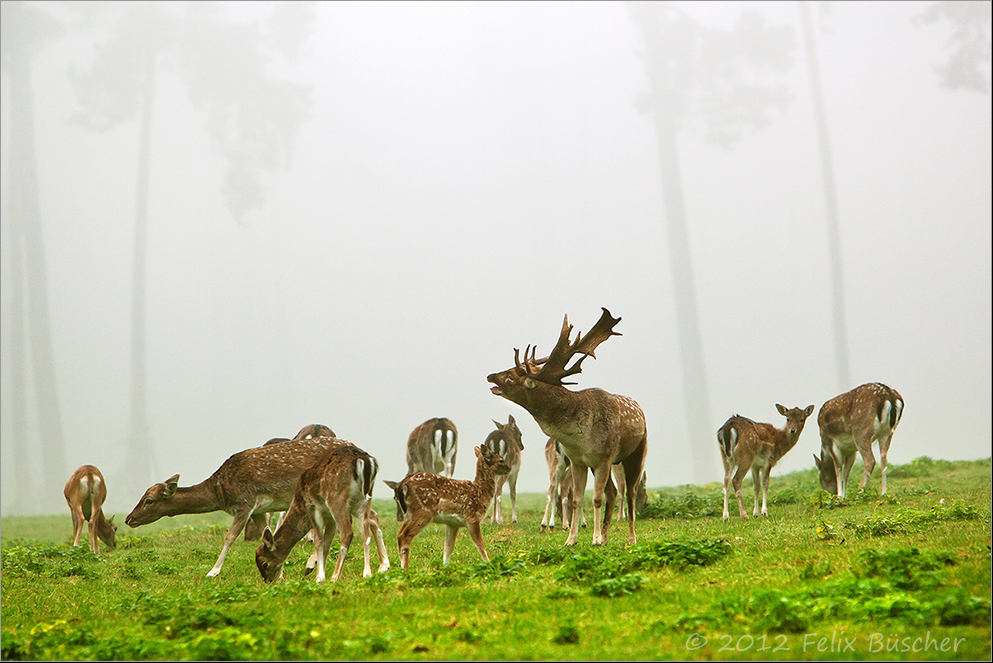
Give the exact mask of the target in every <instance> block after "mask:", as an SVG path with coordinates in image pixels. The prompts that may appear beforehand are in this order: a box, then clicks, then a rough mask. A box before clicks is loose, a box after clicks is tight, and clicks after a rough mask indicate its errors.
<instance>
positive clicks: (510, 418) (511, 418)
mask: <svg viewBox="0 0 993 663" xmlns="http://www.w3.org/2000/svg"><path fill="white" fill-rule="evenodd" d="M507 423H508V424H516V423H517V422H516V421H514V415H510V417H509V418H508V419H507Z"/></svg>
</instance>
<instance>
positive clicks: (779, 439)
mask: <svg viewBox="0 0 993 663" xmlns="http://www.w3.org/2000/svg"><path fill="white" fill-rule="evenodd" d="M787 426H788V424H787ZM801 432H802V431H797V432H796V434H795V435H791V434H790V432H789V430H787V428H786V427H784V428H777V429H776V441H775V446H774V447H773V455H774V456H775V458H776V460H779V459H780V458H782V457H783V456H785V455H786V454H787V452H788V451H789V450H790V449H792V448H793V447H795V446H796V443H797V441H798V440H799V439H800V433H801Z"/></svg>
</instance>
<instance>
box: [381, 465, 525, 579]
mask: <svg viewBox="0 0 993 663" xmlns="http://www.w3.org/2000/svg"><path fill="white" fill-rule="evenodd" d="M475 452H476V478H475V480H474V481H464V480H461V479H449V478H448V477H443V476H439V475H437V474H433V473H430V472H415V473H414V474H408V475H407V476H405V477H404V478H403V479H401V480H400V481H399V482H396V481H386V485H387V486H389V487H390V488H392V489H393V499H395V500H396V503H397V520H402V521H403V524H402V525H400V531H399V533H398V534H397V548H398V549H399V551H400V566H401V567H402V568H403V569H404V570H406V569H407V567H408V562H409V558H410V542H411V541H413V539H414V537H415V536H417V534H418V533H419V532H420V531H421V530H422V529H424V528H425V527H426V526H427V525H428V524H430V523H432V522H435V523H439V524H441V525H445V527H446V528H447V531H446V532H445V552H444V557H443V558H442V560H443V563H444V564H446V565H447V564H448V560H450V559H451V557H452V551H453V550H454V549H455V537H456V535H458V533H459V529H460V528H462V527H465V528H466V529H468V530H469V536H470V537H471V538H472V542H473V543H475V544H476V548H477V549H478V550H479V554H480V555H481V556H482V558H483V561H484V562H488V561H490V558H489V555H487V554H486V544H485V543H484V542H483V533H482V531H481V530H480V528H479V523H480V522H481V521H482V520H483V518H485V517H486V508H487V507H488V506H489V504H490V499H492V497H493V487H494V485H495V483H496V481H495V478H496V476H497V475H501V474H507V473H508V472H510V466H509V465H508V464H507V463H506V461H504V460H503V458H501V457H500V456H499V455H497V454H495V453H493V452H492V451H490V450H489V449H487V448H486V447H484V446H482V445H480V446H478V447H475Z"/></svg>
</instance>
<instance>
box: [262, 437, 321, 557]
mask: <svg viewBox="0 0 993 663" xmlns="http://www.w3.org/2000/svg"><path fill="white" fill-rule="evenodd" d="M315 437H337V435H335V434H334V431H333V430H331V429H330V428H328V427H327V426H325V425H324V424H307V425H306V426H304V427H303V428H301V429H300V432H299V433H297V434H296V435H295V436H294V437H293V439H294V440H308V439H311V438H315ZM289 441H290V439H289V438H286V437H274V438H272V439H270V440H269V441H268V442H266V443H265V444H263V445H262V446H264V447H267V446H269V445H271V444H280V443H282V442H289ZM285 515H286V512H285V511H274V512H272V513H267V514H265V527H271V526H272V519H273V518H275V519H276V527H279V524H280V523H282V522H283V517H284V516H285ZM261 534H262V532H261V530H260V529H259V526H258V525H256V524H255V520H249V521H248V522H247V523H246V524H245V541H254V540H255V539H257V538H259V536H260V535H261ZM311 540H313V539H311ZM315 559H316V558H315Z"/></svg>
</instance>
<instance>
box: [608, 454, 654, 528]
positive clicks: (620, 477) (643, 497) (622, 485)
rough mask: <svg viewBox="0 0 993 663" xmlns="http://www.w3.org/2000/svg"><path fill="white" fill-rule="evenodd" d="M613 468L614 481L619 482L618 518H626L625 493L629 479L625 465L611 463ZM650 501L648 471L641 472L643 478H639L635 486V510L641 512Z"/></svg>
mask: <svg viewBox="0 0 993 663" xmlns="http://www.w3.org/2000/svg"><path fill="white" fill-rule="evenodd" d="M611 470H612V471H613V473H614V483H615V484H617V518H618V519H620V520H624V514H625V511H624V508H625V507H624V504H625V500H624V495H626V494H627V479H625V478H624V466H623V465H621V464H620V463H616V464H614V465H611ZM647 502H648V474H647V473H646V472H642V473H641V478H640V479H638V484H637V485H636V486H635V493H634V508H635V511H636V512H638V513H640V512H641V510H642V509H643V508H644V507H645V504H646V503H647Z"/></svg>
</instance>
